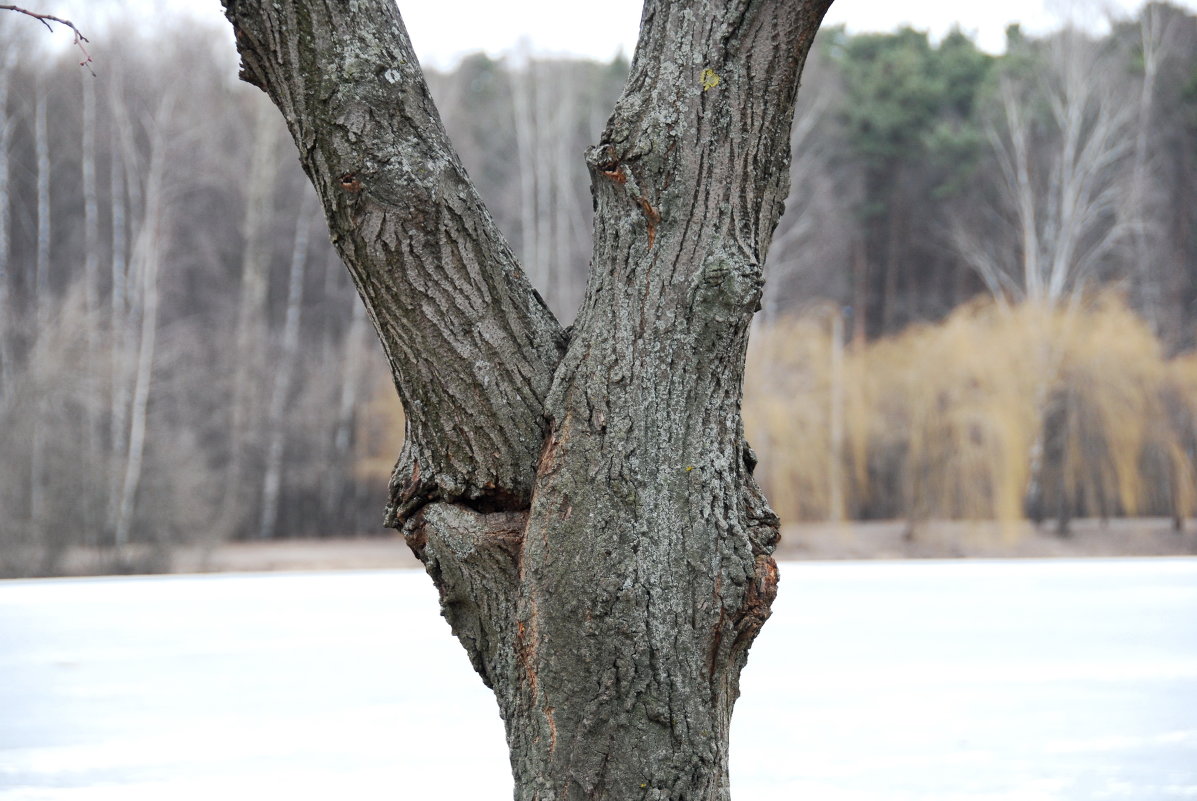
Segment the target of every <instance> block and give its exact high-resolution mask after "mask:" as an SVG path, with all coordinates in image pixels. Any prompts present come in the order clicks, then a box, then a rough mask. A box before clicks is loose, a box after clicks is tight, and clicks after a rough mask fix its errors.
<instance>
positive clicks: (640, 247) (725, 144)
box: [225, 0, 830, 801]
mask: <svg viewBox="0 0 1197 801" xmlns="http://www.w3.org/2000/svg"><path fill="white" fill-rule="evenodd" d="M829 5H830V0H786V1H785V2H781V0H740V1H738V2H730V1H729V0H690V1H689V2H680V1H673V2H670V1H667V0H650V2H648V3H646V5H645V8H644V13H643V17H642V21H641V31H640V39H639V43H638V45H637V50H636V55H635V58H634V60H633V63H632V65H631V74H630V76H629V78H628V82H627V85H626V87H625V90H624V93H623V95H622V97H621V98H620V99H619V101H618V102H617V103H616V105H615V109H614V111H613V113H612V115H611V118H610V120H609V122H608V123H607V126H606V129H605V130H604V131H603V133H602V135H601V137H600V139H599V141H598V143H596V144H595V145H594V146H593V147H591V148H590V149H589V150H588V151H587V154H586V157H585V158H586V163H587V165H588V167H589V170H590V175H591V186H592V194H593V199H594V207H595V222H594V250H593V256H592V263H591V271H590V280H589V284H588V287H587V292H586V297H585V300H584V301H583V303H582V306H581V309H580V311H579V313H578V315H577V318H576V321H575V323H574V326H573V328H572V330H571V333H570V334H569V335H567V334H566V332H565V331H563V330H562V328H561V326H560V324H559V323H558V322H557V320H556V319H555V318H554V317H553V315H552V314H551V312H550V311H549V310H548V308H547V307H546V306H545V305H544V303H543V302H542V301H541V300H540V298H539V296H538V294H537V293H536V292H535V291H534V290H533V289H532V286H531V285H530V284H529V283H528V281H527V279H526V278H525V276H524V274H523V272H522V271H521V269H520V268H519V265H518V264H517V263H516V261H515V258H514V256H513V255H512V251H511V249H510V247H509V246H508V245H507V243H506V241H505V240H504V238H503V237H502V235H501V234H500V233H499V231H498V230H497V228H496V226H495V225H494V223H493V220H492V218H491V216H490V214H489V213H488V212H487V210H486V209H485V208H484V206H483V204H482V202H481V200H480V198H479V196H478V194H477V193H476V191H475V190H474V188H473V186H472V184H471V182H470V180H469V178H468V176H467V175H466V174H465V171H464V169H463V167H462V166H461V162H460V160H459V159H458V157H457V155H456V154H455V153H454V150H453V148H452V146H451V145H450V143H449V141H448V138H447V136H446V135H445V133H444V130H443V128H442V127H441V124H440V120H439V117H438V115H437V112H436V109H435V107H434V106H433V103H432V101H431V98H430V96H429V94H428V90H427V86H426V84H425V82H424V79H423V76H422V74H421V72H420V69H419V67H418V63H417V60H416V57H415V54H414V53H413V51H412V48H411V43H410V41H409V39H408V36H407V33H406V30H405V29H404V26H403V23H402V21H401V20H400V17H399V14H398V11H397V9H396V8H395V6H394V4H393V3H391V2H388V0H360V1H359V2H356V3H353V4H332V3H324V2H318V1H316V0H269V1H267V0H225V8H226V12H227V16H228V18H229V20H230V21H231V22H232V24H233V28H234V31H235V33H236V38H237V43H238V48H239V50H240V53H241V57H242V77H243V78H244V79H246V80H248V81H249V82H251V83H253V84H255V85H257V86H259V87H261V88H263V89H264V90H265V91H266V92H267V93H268V94H269V95H270V97H271V99H272V100H273V101H274V103H275V104H276V105H277V106H278V107H279V109H280V111H281V112H282V114H283V117H284V119H285V120H286V123H287V127H288V129H289V131H290V133H291V136H292V138H293V140H294V142H295V144H296V146H297V148H298V151H299V154H300V160H301V162H302V164H303V166H304V169H305V171H306V172H307V174H308V177H309V178H310V179H311V180H312V183H313V184H314V186H315V187H316V190H317V193H318V194H319V196H320V198H321V201H322V203H323V205H324V210H325V213H326V216H327V219H328V223H329V227H330V229H331V232H332V239H333V241H334V243H335V245H336V247H337V250H338V252H339V253H340V255H341V257H342V259H343V260H344V261H345V263H346V266H347V267H348V268H349V271H350V273H351V275H352V276H353V279H354V281H355V283H356V284H357V287H358V290H359V293H360V294H361V296H362V299H363V301H364V302H365V304H366V306H367V309H368V312H369V315H370V318H371V320H372V321H373V323H374V325H375V328H376V329H377V331H378V334H379V338H380V339H381V341H382V344H383V348H384V350H385V351H386V353H387V357H388V360H389V363H390V367H391V371H392V373H393V378H394V381H395V385H396V388H397V390H398V392H399V395H400V397H401V398H402V400H403V405H404V408H405V410H406V420H407V438H406V441H405V444H404V446H403V452H402V454H401V455H400V458H399V462H398V465H397V467H396V470H395V474H394V477H393V479H392V482H391V499H390V504H389V507H388V512H387V521H388V523H389V524H390V525H391V526H394V527H396V528H398V529H400V530H402V531H403V533H404V536H405V537H406V538H407V542H408V544H409V545H410V546H411V547H412V549H413V550H414V551H415V552H416V554H417V555H418V556H419V557H420V558H421V560H422V561H423V562H424V565H425V567H426V568H427V570H428V572H429V574H430V575H431V577H432V578H433V581H434V583H435V584H436V585H437V588H438V590H439V592H440V596H441V603H442V609H443V611H444V614H445V616H446V617H447V618H448V620H449V623H450V625H451V626H452V627H453V630H454V632H455V633H456V634H457V636H458V638H459V639H460V641H461V642H462V644H463V646H464V647H465V649H466V651H467V653H468V655H469V657H470V659H471V662H472V663H473V665H474V667H475V669H476V670H477V671H478V672H479V674H480V675H481V676H482V679H483V681H484V682H486V684H487V685H489V686H490V687H491V688H492V689H493V690H494V692H495V695H496V698H497V699H498V702H499V706H500V709H501V712H502V715H503V719H504V721H505V724H506V727H507V740H508V746H509V748H510V751H511V764H512V771H513V774H514V778H515V797H516V798H517V799H522V800H523V801H532V799H549V798H572V799H581V798H593V799H633V798H635V799H648V798H651V799H659V800H661V801H664V799H683V798H685V799H690V800H691V801H699V800H700V799H724V798H727V797H728V795H729V790H728V733H729V726H730V722H731V711H732V706H733V704H734V702H735V699H736V696H737V695H738V693H739V674H740V670H741V668H742V667H743V665H744V662H745V660H746V658H747V653H748V648H749V646H750V645H751V643H752V641H753V639H754V638H755V636H756V634H757V632H758V631H759V629H760V627H761V625H762V624H763V623H764V621H765V619H766V618H767V617H768V615H769V609H770V605H771V603H772V600H773V598H774V595H775V592H776V587H777V568H776V565H775V564H774V562H773V559H772V556H771V553H772V551H773V548H774V545H775V543H776V540H777V536H778V524H777V518H776V516H775V515H774V514H773V512H772V511H771V510H770V509H769V507H768V505H767V504H766V502H765V500H764V498H763V496H762V495H761V492H760V491H759V489H758V487H757V485H756V483H755V482H754V481H753V479H752V470H753V467H754V465H755V457H754V455H753V454H752V451H751V450H750V449H749V448H748V446H747V444H746V443H745V441H744V437H743V426H742V421H741V418H740V397H741V384H742V375H743V365H744V352H745V348H746V345H747V333H748V328H749V322H750V320H751V318H752V315H753V312H754V311H755V309H756V308H757V306H758V303H759V301H760V297H761V290H762V284H763V282H762V278H761V265H762V264H763V263H764V260H765V257H766V253H767V251H768V247H769V240H770V237H771V235H772V232H773V228H774V226H775V225H776V222H777V218H778V216H779V215H780V213H781V208H782V203H783V201H784V198H785V195H786V193H787V191H788V183H789V181H788V175H789V171H788V165H789V160H790V148H789V143H790V124H791V121H792V117H793V108H794V100H795V96H796V93H797V89H798V79H799V75H800V73H801V69H802V65H803V62H804V60H805V57H806V54H807V51H808V50H809V48H810V45H811V41H812V39H813V37H814V35H815V32H816V31H817V29H818V27H819V24H820V22H821V20H822V16H823V14H824V12H825V11H826V9H827V7H828V6H829Z"/></svg>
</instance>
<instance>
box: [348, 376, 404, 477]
mask: <svg viewBox="0 0 1197 801" xmlns="http://www.w3.org/2000/svg"><path fill="white" fill-rule="evenodd" d="M405 428H406V423H405V418H404V417H403V405H402V404H401V403H399V398H398V396H397V395H396V394H395V387H394V386H393V385H392V384H391V382H390V381H389V380H387V378H385V377H384V378H380V379H379V380H378V381H377V382H376V383H375V385H374V387H373V389H372V390H371V392H370V395H369V397H368V398H367V399H366V401H365V403H363V404H361V405H360V406H359V407H358V408H357V410H356V419H355V420H354V432H353V436H354V442H353V454H354V458H353V474H354V476H355V477H357V478H358V479H359V480H361V481H366V482H370V483H377V484H381V485H383V486H386V484H387V483H388V482H389V481H390V480H391V472H392V471H393V470H394V469H395V462H396V460H397V459H398V458H399V451H400V450H401V449H402V448H403V435H404V430H405Z"/></svg>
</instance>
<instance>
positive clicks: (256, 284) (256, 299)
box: [221, 103, 278, 534]
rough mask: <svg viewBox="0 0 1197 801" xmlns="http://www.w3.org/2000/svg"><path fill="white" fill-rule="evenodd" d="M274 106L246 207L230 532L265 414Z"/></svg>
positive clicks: (257, 136)
mask: <svg viewBox="0 0 1197 801" xmlns="http://www.w3.org/2000/svg"><path fill="white" fill-rule="evenodd" d="M276 130H277V123H276V121H275V117H274V115H273V110H272V109H271V108H270V107H269V106H268V105H267V104H265V103H263V104H260V105H259V106H258V109H257V114H256V117H255V120H254V149H253V157H252V158H253V161H252V163H251V165H250V173H249V181H248V182H247V186H248V188H249V196H248V197H247V199H246V209H245V229H244V235H245V244H244V250H243V257H242V264H241V289H240V293H239V296H238V308H237V327H236V332H235V343H234V350H233V358H234V359H235V363H234V365H233V386H232V390H231V396H232V397H231V409H232V411H231V427H230V437H231V439H230V442H229V447H230V461H229V467H228V470H227V471H226V473H225V478H226V483H225V487H224V501H223V510H222V521H223V522H222V525H221V528H222V529H224V530H225V533H226V534H227V533H230V532H233V533H237V532H240V530H241V529H242V527H243V526H244V525H245V522H246V521H245V519H244V518H245V513H246V512H245V506H246V504H247V502H248V498H249V497H251V496H250V495H248V494H247V493H246V488H245V487H244V483H245V473H246V462H247V460H248V450H249V448H248V446H249V444H250V443H249V440H250V439H251V437H252V432H254V431H255V430H256V424H257V422H258V421H259V420H260V418H261V414H262V409H261V391H260V384H261V375H262V372H263V370H264V367H265V365H264V361H263V359H262V358H261V356H262V353H261V351H262V344H261V343H262V340H263V336H262V332H263V329H264V325H263V320H264V319H265V314H266V293H267V288H268V282H269V275H270V259H269V235H268V232H267V230H266V229H267V226H268V225H269V222H270V219H271V216H272V209H271V207H270V206H271V200H272V195H273V192H274V179H275V170H276V167H277V158H276V156H277V149H278V137H277V136H276Z"/></svg>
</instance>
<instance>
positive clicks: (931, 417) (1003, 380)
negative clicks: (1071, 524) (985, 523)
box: [870, 303, 1049, 521]
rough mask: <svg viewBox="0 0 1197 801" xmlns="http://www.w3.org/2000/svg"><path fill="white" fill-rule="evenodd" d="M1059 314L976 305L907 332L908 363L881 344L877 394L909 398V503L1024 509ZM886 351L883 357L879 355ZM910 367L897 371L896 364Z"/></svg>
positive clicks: (957, 510) (930, 512) (923, 514)
mask: <svg viewBox="0 0 1197 801" xmlns="http://www.w3.org/2000/svg"><path fill="white" fill-rule="evenodd" d="M1047 324H1049V321H1048V320H1047V319H1045V317H1044V314H1043V312H1042V311H1041V310H1040V309H1037V308H1034V307H1023V308H1019V309H1013V310H1011V309H1006V308H1003V307H998V306H994V305H992V304H985V303H972V304H967V305H965V306H963V307H961V308H960V309H958V310H957V311H956V312H955V313H954V314H952V315H951V316H950V317H949V318H948V319H947V320H945V321H944V322H943V323H942V324H940V325H938V326H927V327H923V328H919V329H916V330H914V331H911V332H909V333H908V334H905V335H903V336H902V337H900V338H899V341H898V342H899V345H900V346H901V347H902V349H903V350H906V351H908V352H909V353H910V354H911V358H910V360H909V362H906V363H903V362H900V361H898V360H896V359H894V358H893V357H892V356H890V355H886V354H885V350H886V349H878V350H877V352H876V353H875V354H872V355H873V356H874V358H873V359H872V361H871V369H870V372H871V373H873V374H874V375H876V376H878V377H879V386H878V388H877V390H875V391H876V392H877V393H879V394H880V395H883V396H888V397H889V398H890V400H889V404H890V405H896V406H900V407H902V410H903V412H902V413H903V415H904V416H905V417H906V425H905V427H903V428H901V429H898V430H896V431H893V432H892V433H891V436H894V435H897V436H900V437H902V438H904V439H905V441H906V443H907V445H906V458H905V461H904V464H903V466H902V476H903V482H902V485H901V486H902V491H903V498H902V501H903V512H904V514H905V515H906V516H908V517H910V518H911V519H914V520H921V519H926V518H929V517H948V518H970V519H976V518H997V519H1000V520H1006V521H1013V520H1017V519H1019V518H1020V517H1021V514H1022V502H1023V496H1024V493H1025V488H1026V483H1027V478H1028V470H1029V460H1028V454H1029V453H1030V451H1031V448H1032V445H1033V442H1034V438H1035V435H1036V433H1037V428H1036V415H1035V403H1034V398H1035V387H1034V381H1035V376H1034V374H1033V371H1031V370H1028V369H1027V366H1028V364H1030V363H1032V362H1033V361H1034V360H1035V352H1036V346H1037V344H1038V343H1037V339H1038V338H1037V337H1036V336H1035V332H1036V331H1038V330H1042V329H1043V327H1044V326H1045V325H1047ZM879 355H880V356H881V358H876V356H879ZM895 367H896V368H897V369H900V370H903V371H905V374H904V375H895V374H894V369H895Z"/></svg>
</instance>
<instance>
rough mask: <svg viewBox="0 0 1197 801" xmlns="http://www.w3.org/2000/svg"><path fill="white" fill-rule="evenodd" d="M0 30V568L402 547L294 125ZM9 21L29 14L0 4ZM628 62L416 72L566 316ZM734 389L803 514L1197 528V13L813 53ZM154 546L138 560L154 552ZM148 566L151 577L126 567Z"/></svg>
mask: <svg viewBox="0 0 1197 801" xmlns="http://www.w3.org/2000/svg"><path fill="white" fill-rule="evenodd" d="M9 16H10V15H3V16H0V432H2V433H0V575H28V574H52V573H54V572H55V571H56V570H57V569H58V566H59V564H60V562H61V560H62V558H63V556H64V554H65V553H66V552H67V550H68V549H69V548H71V547H72V546H78V545H85V546H93V547H96V548H100V549H102V550H103V552H105V553H106V554H107V556H106V557H105V558H107V559H109V560H110V564H109V565H108V566H107V567H108V569H151V568H153V567H155V566H156V563H161V562H163V560H165V559H167V558H168V556H169V551H170V549H171V547H172V546H174V545H177V544H181V543H186V544H197V543H200V544H202V543H205V542H207V543H216V542H223V541H227V540H232V539H243V540H249V539H271V538H279V537H323V536H343V535H347V534H361V533H382V531H383V530H382V529H381V525H380V520H381V509H382V505H383V502H384V495H385V486H386V482H387V479H388V478H389V472H390V468H391V465H392V463H393V460H394V458H395V457H396V455H397V454H398V450H399V444H400V442H401V438H402V412H401V411H400V410H399V409H398V406H397V402H396V401H395V400H394V399H393V398H394V393H393V391H392V389H391V388H390V387H389V386H388V385H387V381H388V371H387V369H386V367H385V365H384V363H383V357H382V353H381V349H380V347H379V346H378V345H377V343H376V340H375V339H374V335H373V333H372V331H371V329H370V325H369V321H368V320H367V319H366V318H365V314H364V311H363V309H362V307H361V304H360V303H359V302H358V301H357V299H356V297H355V294H354V290H353V287H352V286H351V284H350V281H349V278H348V275H347V273H346V271H345V270H344V268H343V267H342V266H341V265H340V263H339V260H338V259H337V257H336V256H335V254H334V253H333V251H332V248H331V246H330V244H329V242H328V236H327V231H326V228H325V226H324V222H323V219H322V214H321V211H320V209H319V208H318V205H317V203H316V200H315V195H314V193H313V192H312V190H311V188H310V187H309V186H308V184H307V182H306V179H305V177H304V176H303V174H302V172H301V170H300V169H299V167H298V162H297V159H296V157H295V155H294V153H293V146H292V144H291V142H290V140H289V138H288V136H287V134H286V132H285V130H284V128H283V126H282V122H281V120H280V119H279V117H278V113H277V111H275V110H274V108H273V107H272V106H271V105H270V104H269V102H268V101H267V100H266V98H265V96H264V95H263V94H262V93H261V92H259V91H258V90H256V89H253V88H251V87H249V86H247V85H244V84H241V83H239V82H238V81H237V80H236V77H235V76H236V67H235V64H236V58H235V56H234V54H233V49H232V45H231V42H229V40H228V36H227V33H226V32H225V31H224V30H223V29H222V30H210V31H205V30H202V29H201V30H197V29H196V28H195V26H194V25H190V24H189V25H187V26H185V27H184V25H183V24H181V23H180V24H179V25H178V26H177V27H176V28H175V29H161V28H159V29H156V30H154V31H153V33H152V36H149V35H146V34H142V33H138V32H135V31H132V30H121V29H119V28H111V29H109V30H106V31H104V32H102V34H101V33H100V32H89V34H92V39H93V46H92V47H91V48H90V49H91V52H92V54H93V56H94V58H95V69H96V73H97V74H96V76H95V77H93V76H92V75H91V74H90V73H89V72H88V71H87V70H82V69H80V68H79V66H78V65H77V62H78V58H77V57H76V56H75V55H74V54H73V53H61V54H57V55H52V56H48V55H46V54H45V53H44V52H43V51H41V50H39V49H38V48H37V45H36V37H37V34H38V30H37V28H36V26H34V25H33V24H32V23H31V22H29V21H27V20H22V19H18V18H9ZM12 16H14V17H15V15H12ZM626 71H627V64H626V63H625V62H623V61H619V60H617V61H615V62H614V63H610V64H599V63H593V62H584V61H568V60H541V59H535V58H531V57H527V56H520V55H516V56H513V57H511V58H508V59H505V60H501V61H496V60H492V59H490V58H487V57H486V56H482V55H478V56H474V57H470V58H467V59H465V60H464V61H463V62H462V63H461V64H460V66H458V68H457V69H456V70H454V71H453V72H451V73H436V72H432V73H430V74H429V75H428V79H429V82H430V84H431V87H432V91H433V94H434V95H435V96H436V99H437V101H438V104H439V106H440V110H441V113H442V116H443V118H444V121H445V124H446V126H447V127H448V129H449V132H450V134H451V136H452V137H453V140H454V143H455V144H456V146H457V148H458V150H459V152H460V153H461V156H462V158H463V160H464V161H465V163H466V166H467V167H468V169H469V171H470V174H471V176H472V177H473V179H474V181H475V182H476V183H477V184H478V187H479V189H480V191H481V193H482V195H483V196H484V198H485V199H486V200H487V202H488V203H489V204H490V207H491V209H492V211H493V212H494V214H495V215H496V217H497V218H498V222H499V224H500V227H501V228H502V229H503V230H504V231H505V232H506V233H507V234H508V236H509V237H510V238H511V240H512V244H513V246H514V247H515V249H516V251H517V253H519V254H520V255H521V259H522V263H523V265H524V267H525V270H526V271H527V272H528V274H529V276H530V278H531V279H532V281H533V283H534V284H535V285H536V286H537V287H538V288H539V290H540V292H541V293H542V294H543V295H544V297H545V298H546V300H547V301H548V302H549V304H550V305H551V306H552V307H553V309H554V310H555V311H556V313H557V314H558V316H559V317H561V318H562V319H563V320H565V321H568V320H569V319H570V318H572V316H573V310H574V309H575V308H576V306H577V304H578V303H579V302H580V300H581V297H582V294H583V290H584V286H585V280H586V278H585V276H586V270H587V265H588V259H589V254H590V224H591V223H590V215H591V211H590V210H591V204H590V194H589V180H588V176H587V175H586V171H585V167H584V165H583V162H582V158H581V154H582V152H583V151H584V150H585V148H586V147H587V146H588V145H590V144H592V143H593V142H594V141H595V140H596V137H597V136H598V135H599V133H600V131H601V129H602V126H603V124H604V123H605V121H606V115H607V114H608V113H609V110H610V108H611V105H612V103H613V102H614V100H615V98H616V97H617V96H618V93H619V91H620V89H621V88H622V83H623V80H624V77H625V75H626ZM793 143H794V160H793V164H792V167H791V172H792V175H791V179H792V187H793V188H792V194H791V198H790V201H789V204H788V208H787V212H786V214H785V216H784V217H783V219H782V221H781V223H780V225H779V226H778V229H777V231H776V234H775V237H774V241H773V246H772V249H771V251H770V253H769V254H768V260H767V265H766V270H767V275H768V280H769V287H768V289H767V292H766V299H765V301H764V307H763V309H762V310H761V313H760V314H759V315H758V322H757V331H756V332H755V334H754V339H753V344H752V346H751V353H750V367H749V374H748V377H747V379H746V383H747V386H746V400H745V418H746V425H747V427H748V434H749V438H750V441H751V442H752V443H753V444H754V446H755V448H756V450H757V452H758V455H759V456H760V460H761V464H760V468H759V475H760V476H761V477H762V478H763V480H764V483H765V484H766V489H767V491H768V494H769V496H770V498H771V499H772V500H773V502H774V505H775V507H776V508H777V510H778V511H779V513H781V514H782V515H783V517H784V518H785V519H788V520H828V519H830V520H836V519H845V518H881V517H884V518H891V517H900V518H906V519H909V520H911V521H918V520H928V519H933V518H968V519H973V518H979V519H999V520H1017V519H1021V518H1023V517H1024V516H1030V517H1032V518H1036V519H1038V518H1043V517H1052V518H1055V519H1056V520H1058V521H1059V522H1060V523H1061V524H1066V523H1067V520H1068V519H1069V518H1070V517H1072V516H1074V515H1091V516H1114V515H1168V516H1171V517H1173V518H1175V519H1176V521H1177V524H1178V525H1180V524H1182V521H1183V520H1184V518H1185V517H1187V516H1190V515H1192V514H1193V513H1194V509H1195V507H1197V469H1195V464H1197V356H1195V355H1194V352H1193V349H1194V345H1195V344H1197V17H1194V16H1192V15H1190V14H1188V13H1187V12H1185V11H1184V10H1181V9H1178V8H1176V7H1173V6H1169V5H1167V4H1151V5H1148V6H1147V7H1145V8H1144V9H1143V11H1142V12H1141V13H1140V15H1139V17H1138V18H1137V19H1133V20H1125V21H1122V22H1118V23H1116V24H1115V25H1114V26H1113V27H1112V29H1111V31H1110V33H1109V34H1108V35H1105V36H1104V37H1101V38H1094V37H1092V36H1089V35H1086V34H1083V33H1080V32H1077V31H1072V30H1065V31H1062V32H1059V33H1057V34H1053V35H1050V36H1047V37H1043V38H1029V37H1026V36H1024V35H1022V34H1021V33H1020V31H1019V30H1018V29H1017V28H1011V29H1010V30H1009V31H1008V43H1007V50H1006V52H1005V53H1004V54H1003V55H1000V56H994V55H990V54H987V53H984V52H982V51H980V50H978V49H977V48H976V46H975V45H974V43H973V42H972V40H971V39H970V38H969V37H967V36H965V35H963V34H960V33H953V34H950V35H949V36H947V37H946V38H944V39H943V40H942V41H940V42H932V41H929V40H928V37H927V36H926V35H925V34H923V33H920V32H918V31H914V30H909V29H906V30H900V31H897V32H895V33H888V34H860V35H850V34H848V33H846V32H845V31H844V30H843V29H839V28H830V29H825V30H824V31H823V32H822V33H821V34H820V36H819V41H818V43H817V46H816V48H815V49H814V50H813V51H812V57H811V61H810V63H809V64H808V66H807V69H806V72H805V81H804V89H803V92H802V94H801V96H800V98H799V113H798V117H797V120H796V123H795V128H794V132H793ZM134 546H135V547H134ZM133 553H136V554H137V556H136V563H134V561H133V556H132V554H133Z"/></svg>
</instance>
